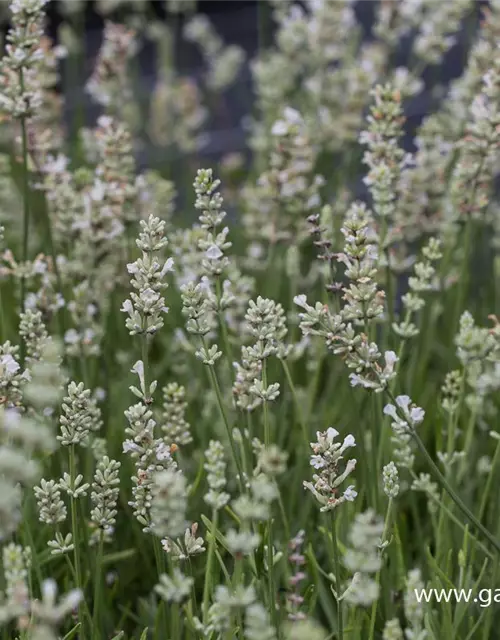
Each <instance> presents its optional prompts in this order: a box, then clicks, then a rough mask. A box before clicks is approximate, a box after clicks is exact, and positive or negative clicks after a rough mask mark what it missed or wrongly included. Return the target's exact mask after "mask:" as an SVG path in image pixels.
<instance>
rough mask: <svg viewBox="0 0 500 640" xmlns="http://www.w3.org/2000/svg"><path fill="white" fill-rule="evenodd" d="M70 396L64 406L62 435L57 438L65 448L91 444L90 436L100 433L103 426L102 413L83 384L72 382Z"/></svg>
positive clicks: (61, 421) (61, 423) (69, 388)
mask: <svg viewBox="0 0 500 640" xmlns="http://www.w3.org/2000/svg"><path fill="white" fill-rule="evenodd" d="M67 393H68V395H67V396H66V397H65V398H64V400H63V404H62V407H61V409H62V411H61V416H60V418H59V426H60V429H61V435H59V436H57V439H58V441H59V442H60V443H61V444H62V445H63V446H66V447H68V446H70V445H82V446H87V445H88V444H89V435H90V434H91V433H95V432H96V431H99V429H100V428H101V426H102V420H101V411H100V409H99V407H98V406H97V403H96V401H95V399H94V398H92V395H91V393H92V392H91V391H90V389H85V386H84V384H83V382H80V383H79V384H76V382H70V383H69V385H68V389H67Z"/></svg>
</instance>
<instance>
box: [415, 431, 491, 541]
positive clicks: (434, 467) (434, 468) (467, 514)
mask: <svg viewBox="0 0 500 640" xmlns="http://www.w3.org/2000/svg"><path fill="white" fill-rule="evenodd" d="M411 435H412V437H413V439H414V440H415V442H416V444H417V446H418V448H419V449H420V452H421V453H422V455H423V456H424V458H425V459H426V461H427V464H428V465H429V468H430V470H431V473H432V475H433V476H434V478H435V480H436V481H437V482H438V484H439V485H440V486H441V488H442V489H444V490H445V491H446V493H447V494H448V495H449V496H450V498H451V499H452V500H453V502H454V503H455V504H456V506H457V507H458V508H459V509H460V511H461V512H462V513H463V515H464V516H465V517H466V518H467V519H468V520H469V521H470V523H471V524H472V525H473V526H474V527H475V528H476V529H477V530H478V531H479V532H480V533H481V534H482V535H483V536H484V537H485V538H486V539H487V540H488V542H489V543H490V544H491V545H492V546H493V547H494V548H495V550H496V551H497V552H498V553H500V542H499V541H498V540H497V539H496V538H495V536H494V535H493V534H492V533H491V532H490V531H488V529H487V528H486V527H485V526H483V525H482V524H481V522H480V521H479V520H478V519H477V518H476V516H475V515H474V514H473V513H472V511H471V510H470V509H469V507H468V506H467V505H466V504H465V503H464V502H463V501H462V499H461V498H460V497H459V496H458V495H457V494H456V493H455V491H454V490H453V488H452V487H451V485H450V483H449V482H448V480H446V478H445V477H444V476H443V474H442V473H441V471H439V469H438V467H437V465H436V463H435V462H434V460H433V459H432V457H431V455H430V453H429V452H428V451H427V448H426V446H425V444H424V443H423V442H422V439H421V438H420V436H419V435H418V433H417V432H416V431H415V430H414V429H412V431H411Z"/></svg>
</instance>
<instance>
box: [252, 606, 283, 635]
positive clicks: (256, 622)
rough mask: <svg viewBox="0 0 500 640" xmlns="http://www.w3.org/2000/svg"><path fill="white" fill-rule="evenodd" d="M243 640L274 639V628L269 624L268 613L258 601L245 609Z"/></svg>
mask: <svg viewBox="0 0 500 640" xmlns="http://www.w3.org/2000/svg"><path fill="white" fill-rule="evenodd" d="M244 638H245V640H276V638H277V635H276V630H275V629H274V627H273V626H272V625H271V622H270V620H269V613H268V611H267V610H266V608H265V607H264V606H262V604H261V603H260V602H254V603H252V604H251V605H249V606H248V607H247V608H246V610H245V630H244Z"/></svg>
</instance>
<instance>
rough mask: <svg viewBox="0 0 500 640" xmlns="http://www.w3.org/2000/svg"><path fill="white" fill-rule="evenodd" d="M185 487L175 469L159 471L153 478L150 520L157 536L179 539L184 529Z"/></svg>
mask: <svg viewBox="0 0 500 640" xmlns="http://www.w3.org/2000/svg"><path fill="white" fill-rule="evenodd" d="M186 509H187V485H186V478H185V477H184V475H183V474H182V473H181V472H180V471H177V470H176V469H167V470H165V471H160V472H159V473H157V474H156V475H155V477H154V486H153V495H152V504H151V520H152V530H153V533H154V534H155V535H157V536H160V537H163V536H167V537H168V538H172V539H175V538H178V537H180V536H181V535H182V534H183V533H184V530H185V528H186Z"/></svg>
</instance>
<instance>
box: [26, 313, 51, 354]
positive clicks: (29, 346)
mask: <svg viewBox="0 0 500 640" xmlns="http://www.w3.org/2000/svg"><path fill="white" fill-rule="evenodd" d="M19 335H20V336H21V338H23V340H24V344H25V345H26V358H27V362H28V363H29V362H30V361H31V360H39V359H40V354H41V352H42V350H43V346H44V345H45V343H46V342H47V340H48V334H47V329H46V328H45V325H44V323H43V320H42V312H41V311H33V310H32V309H26V311H24V312H21V313H20V314H19Z"/></svg>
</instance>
